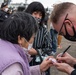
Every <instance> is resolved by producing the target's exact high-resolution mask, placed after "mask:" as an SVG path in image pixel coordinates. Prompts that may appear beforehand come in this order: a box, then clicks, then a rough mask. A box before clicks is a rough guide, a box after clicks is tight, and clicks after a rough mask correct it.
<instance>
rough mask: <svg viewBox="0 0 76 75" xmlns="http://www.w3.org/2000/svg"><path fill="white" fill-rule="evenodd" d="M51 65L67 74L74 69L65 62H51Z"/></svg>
mask: <svg viewBox="0 0 76 75" xmlns="http://www.w3.org/2000/svg"><path fill="white" fill-rule="evenodd" d="M53 65H54V66H55V67H56V68H57V69H58V70H59V71H62V72H65V73H67V74H69V75H70V74H71V72H72V71H73V70H74V68H73V67H71V66H70V65H68V64H66V63H53Z"/></svg>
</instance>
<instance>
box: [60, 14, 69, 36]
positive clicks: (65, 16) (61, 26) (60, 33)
mask: <svg viewBox="0 0 76 75" xmlns="http://www.w3.org/2000/svg"><path fill="white" fill-rule="evenodd" d="M67 16H68V14H67V15H66V16H65V19H64V21H63V23H62V26H61V28H60V30H59V34H60V35H63V33H62V32H61V30H62V28H63V26H64V22H65V20H67Z"/></svg>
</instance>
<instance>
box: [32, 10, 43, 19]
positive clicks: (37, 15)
mask: <svg viewBox="0 0 76 75" xmlns="http://www.w3.org/2000/svg"><path fill="white" fill-rule="evenodd" d="M32 16H33V17H35V18H39V19H41V18H42V13H41V12H40V11H35V12H33V13H32Z"/></svg>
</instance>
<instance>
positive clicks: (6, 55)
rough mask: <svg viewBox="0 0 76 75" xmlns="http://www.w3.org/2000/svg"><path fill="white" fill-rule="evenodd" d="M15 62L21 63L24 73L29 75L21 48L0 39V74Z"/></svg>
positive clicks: (26, 61) (27, 64)
mask: <svg viewBox="0 0 76 75" xmlns="http://www.w3.org/2000/svg"><path fill="white" fill-rule="evenodd" d="M16 62H17V63H19V64H21V65H22V69H23V73H24V75H31V74H30V70H29V63H28V60H27V57H26V55H25V54H24V52H23V50H22V48H21V47H20V46H19V45H17V44H12V43H10V42H8V41H3V40H0V74H1V73H2V72H3V71H4V70H5V69H6V68H8V66H10V65H12V64H14V63H16Z"/></svg>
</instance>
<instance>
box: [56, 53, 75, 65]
mask: <svg viewBox="0 0 76 75" xmlns="http://www.w3.org/2000/svg"><path fill="white" fill-rule="evenodd" d="M56 59H57V60H58V62H65V63H67V64H69V65H70V66H74V64H76V59H75V58H74V57H72V56H71V55H70V54H68V53H65V54H64V55H63V56H62V57H61V54H58V55H57V57H56Z"/></svg>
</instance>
